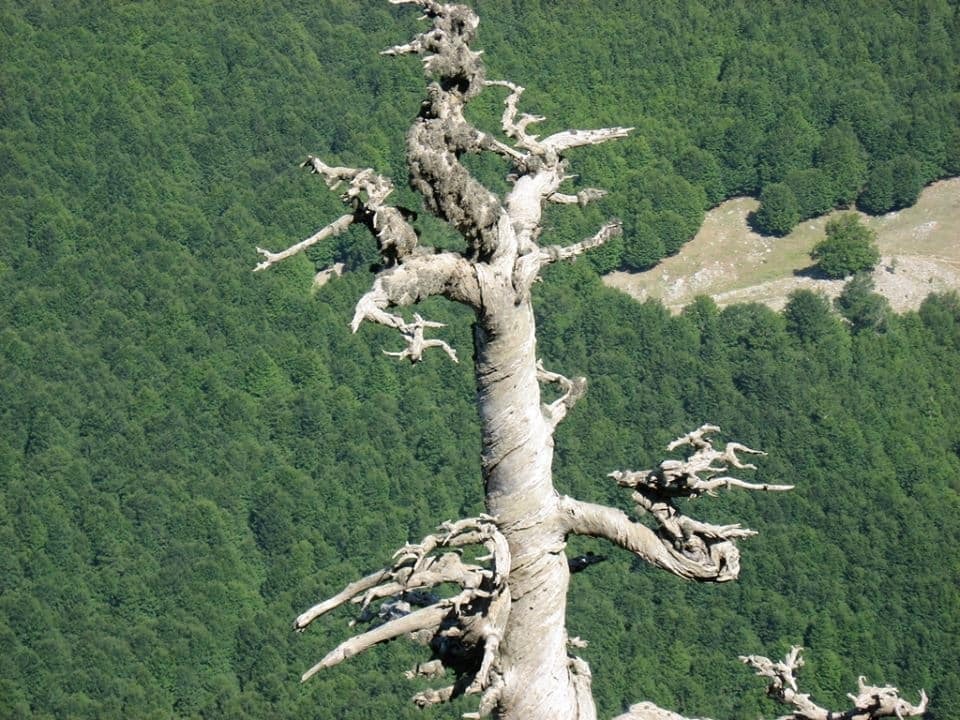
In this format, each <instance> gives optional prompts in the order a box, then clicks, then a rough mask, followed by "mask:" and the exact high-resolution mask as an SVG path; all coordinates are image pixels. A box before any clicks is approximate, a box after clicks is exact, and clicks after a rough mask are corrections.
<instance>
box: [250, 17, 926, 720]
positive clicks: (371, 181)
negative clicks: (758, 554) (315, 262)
mask: <svg viewBox="0 0 960 720" xmlns="http://www.w3.org/2000/svg"><path fill="white" fill-rule="evenodd" d="M390 2H391V3H392V4H395V5H415V6H417V7H418V8H419V9H420V10H421V11H422V12H423V14H424V18H423V19H425V20H427V21H429V25H430V27H429V28H428V29H427V30H426V31H425V32H423V33H421V34H420V35H418V36H417V37H415V38H414V39H413V40H412V41H411V42H409V43H406V44H404V45H398V46H396V47H393V48H390V49H389V50H386V51H384V53H383V54H385V55H407V54H417V55H421V56H422V58H423V65H424V69H425V72H426V74H427V76H428V78H431V81H430V82H429V84H428V86H427V93H426V97H425V99H424V100H423V102H422V104H421V106H420V111H419V114H418V116H417V117H416V119H415V120H414V122H413V125H412V126H411V128H410V129H409V131H408V133H407V162H408V167H409V174H410V177H409V181H410V184H411V186H412V187H413V189H414V190H416V191H417V192H419V194H420V195H422V197H423V202H424V204H425V206H426V208H427V210H428V211H429V212H431V213H432V214H433V215H435V216H436V217H438V218H440V219H442V220H444V221H446V222H447V223H449V224H450V225H451V226H452V227H453V228H454V229H455V230H456V231H457V232H458V233H459V234H460V235H461V236H462V237H463V239H464V240H465V242H466V248H465V250H464V251H462V252H451V251H447V252H436V251H434V250H433V249H430V248H424V247H422V246H420V245H419V238H418V235H417V233H416V232H415V231H414V228H413V226H412V225H411V224H410V221H409V214H408V213H406V212H404V211H403V210H401V209H400V208H398V207H394V206H392V205H389V204H388V202H387V201H388V199H389V196H390V194H391V192H392V191H393V188H394V186H393V184H392V182H391V181H390V180H389V179H388V178H386V177H384V176H382V175H380V174H378V173H376V172H375V171H374V170H372V169H369V168H365V169H357V168H347V167H333V166H330V165H327V164H325V163H324V162H322V161H321V160H320V159H318V158H316V157H309V158H308V159H307V160H306V162H305V163H304V165H305V166H306V167H308V168H309V169H310V170H311V171H312V172H314V173H316V174H318V175H319V176H320V177H321V178H322V179H323V180H324V181H325V182H326V184H327V185H328V186H329V187H330V188H331V189H336V188H341V187H342V188H343V189H344V191H343V194H342V196H341V197H342V200H343V202H344V203H345V205H346V206H347V211H346V212H345V214H344V215H342V216H341V217H340V218H338V219H337V220H335V221H333V222H332V223H330V224H329V225H327V226H326V227H324V228H322V229H321V230H319V231H318V232H316V233H315V234H314V235H312V236H310V237H308V238H307V239H306V240H303V241H302V242H300V243H297V244H296V245H293V246H292V247H290V248H288V249H287V250H284V251H282V252H278V253H273V252H269V251H267V250H263V249H259V248H258V251H259V252H260V254H261V255H262V256H263V260H262V261H261V262H260V264H259V265H258V266H257V268H256V269H257V270H265V269H267V268H269V267H271V266H272V265H273V264H274V263H276V262H279V261H281V260H283V259H285V258H287V257H290V256H292V255H294V254H295V253H297V252H299V251H300V250H303V249H304V248H306V247H308V246H310V245H312V244H314V243H317V242H321V241H323V240H324V239H326V238H329V237H332V236H334V235H337V234H339V233H342V232H344V231H345V230H346V229H347V228H348V227H349V226H350V225H352V224H360V225H363V226H365V227H367V228H368V229H369V230H370V232H371V233H372V234H373V236H374V237H375V238H376V241H377V243H378V247H379V251H380V255H381V257H382V268H381V269H380V271H379V272H378V273H377V275H376V276H375V278H374V280H373V286H372V288H371V289H370V290H369V291H368V292H367V293H366V294H365V295H363V296H362V297H361V298H360V300H359V301H358V303H357V305H356V311H355V314H354V317H353V321H352V323H351V327H352V329H353V331H354V332H356V331H357V330H358V329H359V327H360V326H361V324H362V323H363V322H364V321H370V322H374V323H379V324H381V325H385V326H387V327H390V328H394V329H396V330H398V331H399V333H400V336H401V338H402V339H403V340H404V342H405V347H403V348H402V349H400V350H391V351H389V352H387V354H388V355H392V356H395V357H397V358H400V359H409V360H410V361H411V362H417V361H419V360H420V359H421V357H422V354H423V353H424V352H425V351H426V350H428V349H430V348H433V347H437V348H440V349H441V350H443V351H444V352H445V353H446V354H447V355H448V356H449V357H450V358H451V359H453V360H456V359H457V356H456V353H455V352H454V350H453V348H451V347H450V346H449V345H447V343H445V342H444V341H442V340H440V339H438V338H426V337H425V333H426V332H427V331H429V332H430V333H431V334H433V333H434V332H435V331H437V330H439V329H440V328H441V327H442V326H441V325H440V324H439V323H434V322H430V321H427V320H424V319H423V318H422V317H421V316H420V315H418V314H413V315H412V319H409V320H408V319H405V317H404V316H403V315H402V314H401V312H402V310H401V309H402V308H405V307H408V306H411V305H415V304H416V303H418V302H420V301H421V300H424V299H426V298H429V297H431V296H436V295H439V296H443V297H445V298H447V299H449V300H453V301H455V302H458V303H462V304H464V305H467V306H468V307H470V308H472V310H473V312H474V314H475V318H476V320H475V324H474V351H475V368H474V370H475V375H476V385H477V389H478V393H477V404H478V410H479V414H480V420H481V427H482V457H481V463H482V474H483V481H484V486H485V493H486V511H487V514H486V515H484V516H482V517H479V518H472V519H465V520H460V521H457V522H452V523H446V524H444V525H443V526H441V529H440V531H439V532H438V533H436V534H433V535H430V536H428V537H426V538H424V539H423V540H422V541H421V542H420V543H418V544H415V545H407V546H405V547H403V548H401V549H400V550H399V551H398V552H397V553H396V554H395V556H394V562H393V563H392V564H390V565H389V566H388V567H386V568H384V569H383V570H380V571H378V572H376V573H373V574H372V575H370V576H368V577H366V578H364V579H362V580H359V581H357V582H355V583H352V584H351V585H348V586H347V587H346V588H345V589H344V590H343V591H342V592H341V593H339V594H338V595H336V596H335V597H333V598H331V599H329V600H327V601H325V602H322V603H320V604H318V605H316V606H314V607H313V608H311V609H310V610H308V611H307V612H305V613H304V614H302V615H301V616H300V617H298V618H297V620H296V623H295V627H296V629H297V630H303V629H305V628H306V627H307V626H308V625H309V624H310V623H311V622H312V621H313V620H315V619H316V618H317V617H319V616H320V615H322V614H324V613H326V612H328V611H330V610H332V609H333V608H336V607H339V606H341V605H343V604H345V603H348V602H353V603H358V604H359V605H360V606H361V614H360V619H361V620H366V621H370V622H371V623H372V624H373V627H372V628H371V629H370V630H368V631H367V632H364V633H362V634H360V635H357V636H355V637H352V638H350V639H349V640H347V641H345V642H344V643H342V644H341V645H340V646H339V647H337V648H335V649H334V650H332V651H331V652H330V653H328V654H327V656H326V657H324V658H323V659H322V660H321V661H320V662H319V663H318V664H317V665H315V666H314V667H313V668H311V669H310V670H308V671H307V672H306V673H305V674H304V679H307V678H309V677H310V676H311V675H312V674H314V673H315V672H317V671H318V670H321V669H323V668H327V667H330V666H333V665H336V664H338V663H340V662H341V661H343V660H345V659H347V658H349V657H350V656H351V655H354V654H356V653H358V652H361V651H363V650H366V649H367V648H369V647H371V646H373V645H375V644H377V643H380V642H384V641H386V640H390V639H393V638H396V637H399V636H401V635H409V636H412V637H413V638H415V639H418V640H420V641H422V642H425V643H427V644H429V646H430V648H431V651H432V655H433V657H432V659H431V660H430V661H429V662H425V663H423V664H420V665H419V666H418V667H417V668H415V669H414V670H412V671H411V672H410V673H409V674H410V676H411V677H412V676H414V675H424V676H429V677H434V676H437V677H439V676H441V675H444V674H447V673H448V671H449V674H450V680H452V682H449V684H447V685H446V686H444V687H442V688H440V689H437V690H432V691H428V692H424V693H420V694H418V695H417V696H416V697H415V698H414V701H415V702H416V703H417V704H418V705H421V706H427V705H432V704H435V703H441V702H444V701H446V700H448V699H450V698H452V697H455V696H458V695H460V694H464V693H466V694H476V695H478V696H479V707H478V708H477V711H476V712H475V713H471V714H469V715H468V716H467V717H483V716H486V715H491V714H492V715H493V716H494V717H497V718H502V719H503V720H548V719H549V720H589V719H591V718H595V716H596V713H595V709H594V703H593V699H592V696H591V692H590V671H589V668H588V667H587V664H586V663H585V662H584V661H583V660H581V659H579V658H577V657H576V656H575V655H574V654H573V653H572V650H571V648H572V647H576V646H579V645H582V642H580V641H578V639H576V638H568V637H567V631H566V623H565V611H566V595H567V587H568V584H569V579H570V568H569V565H568V561H567V558H566V556H565V554H564V547H565V545H566V540H567V538H568V537H569V536H570V535H589V536H593V537H599V538H605V539H607V540H609V541H610V542H612V543H614V544H615V545H618V546H620V547H622V548H624V549H626V550H629V551H630V552H633V553H635V554H636V555H637V556H639V557H640V558H643V559H644V560H646V561H647V562H649V563H651V564H652V565H655V566H657V567H659V568H662V569H664V570H666V571H668V572H671V573H674V574H676V575H679V576H681V577H684V578H690V579H693V580H699V581H706V582H725V581H728V580H733V579H735V578H736V577H737V573H738V570H739V554H738V551H737V547H736V545H735V543H736V541H737V540H738V539H740V538H743V537H747V536H749V535H751V534H753V533H752V531H750V530H747V529H744V528H741V527H740V526H739V525H735V524H734V525H722V526H721V525H712V524H709V523H704V522H700V521H698V520H695V519H693V518H691V517H688V516H686V515H684V514H683V513H681V512H680V511H679V510H678V508H677V507H676V505H675V503H674V501H675V500H676V499H677V498H689V497H699V496H702V495H704V494H712V493H713V492H714V491H715V490H717V489H720V488H729V487H738V488H746V489H751V490H786V489H789V488H787V487H785V486H771V485H752V484H749V483H745V482H743V481H740V480H737V479H734V478H731V477H727V476H725V475H724V474H723V473H724V472H725V471H726V470H727V468H728V467H734V468H749V467H752V466H749V465H746V464H744V463H742V462H741V461H740V459H739V457H738V455H737V453H738V452H742V453H754V454H756V453H755V451H753V450H750V449H749V448H745V447H743V446H739V445H736V444H728V445H727V446H726V447H725V448H724V449H723V450H716V449H714V447H713V445H712V444H711V442H710V441H709V439H708V435H710V434H711V433H714V432H716V431H717V430H718V428H715V427H713V426H709V425H705V426H703V427H701V428H700V429H699V430H696V431H694V432H692V433H690V434H689V435H687V436H684V437H683V438H680V439H678V440H677V441H676V442H675V443H674V444H672V445H671V447H670V449H673V448H675V447H679V446H681V445H688V446H690V448H691V449H692V451H693V452H692V455H691V456H690V457H689V458H688V459H687V460H685V461H680V460H668V461H665V462H663V463H662V464H661V465H660V466H659V467H658V468H656V469H654V470H649V471H643V472H631V471H618V472H615V473H613V474H612V477H614V479H615V480H616V481H617V482H618V483H619V484H620V485H621V486H624V487H627V488H630V489H632V491H633V500H634V502H635V504H636V507H637V511H638V514H640V515H645V516H649V518H651V519H652V520H653V527H649V526H647V525H645V524H642V523H641V522H637V521H635V520H633V519H631V518H630V517H629V516H628V515H627V514H626V513H625V512H623V511H621V510H617V509H614V508H610V507H604V506H600V505H595V504H591V503H587V502H582V501H580V500H576V499H574V498H571V497H566V496H562V495H560V494H559V493H558V492H557V491H556V490H555V489H554V486H553V482H552V471H551V465H552V461H553V432H554V429H555V428H556V427H557V424H558V423H559V422H560V421H561V420H563V418H564V417H565V416H566V414H567V413H568V412H569V411H570V409H571V408H572V407H573V405H574V403H575V402H576V401H577V399H578V398H579V397H580V396H581V395H582V394H583V393H584V391H585V388H586V381H585V379H584V378H575V379H572V380H571V379H569V378H566V377H564V376H562V375H560V374H558V373H555V372H550V371H548V370H546V369H545V368H544V366H543V364H542V363H541V362H540V361H539V359H538V358H537V349H536V327H535V323H534V313H533V307H532V304H531V298H530V294H531V288H532V286H533V284H534V282H536V281H537V279H538V278H539V276H540V273H541V271H542V270H543V269H544V268H545V267H546V266H548V265H549V264H551V263H555V262H560V261H564V260H573V259H575V258H576V257H578V256H579V255H581V254H583V253H584V252H586V251H588V250H590V249H591V248H594V247H597V246H599V245H602V244H603V243H605V242H607V241H608V240H609V239H610V238H612V237H614V236H616V235H617V234H618V233H619V232H620V224H619V222H617V221H615V220H614V221H611V222H609V223H608V224H607V225H605V226H604V227H602V228H600V229H599V231H598V232H597V233H596V234H595V235H594V236H592V237H589V238H587V239H585V240H583V241H581V242H578V243H574V244H572V245H568V246H564V247H560V246H549V245H544V244H542V243H541V242H540V235H541V230H542V224H541V218H542V212H543V209H544V207H545V206H546V204H547V203H560V204H566V205H576V206H582V205H585V204H586V203H588V202H591V201H592V200H595V199H597V198H599V197H602V196H603V194H604V193H603V192H602V191H600V190H595V189H592V188H587V189H583V190H580V191H579V192H577V193H570V192H564V190H563V186H564V183H566V182H567V181H569V180H571V179H572V176H571V175H570V174H569V172H568V166H567V156H568V154H569V153H572V152H574V151H575V150H577V149H579V148H582V147H584V146H588V145H596V144H599V143H604V142H608V141H611V140H615V139H617V138H622V137H625V136H626V135H627V134H628V133H629V132H630V128H624V127H612V128H603V129H598V130H597V129H595V130H566V131H563V132H557V133H554V134H551V135H548V136H547V137H543V138H541V137H539V136H538V135H535V134H533V133H532V132H531V126H533V125H535V124H537V123H539V122H541V121H542V120H543V119H544V118H542V117H539V116H536V115H530V114H526V113H522V112H521V111H520V107H519V106H520V101H521V99H522V96H523V92H524V89H523V88H522V87H520V86H519V85H516V84H513V83H511V82H509V81H506V80H491V79H488V78H487V77H486V72H485V69H484V65H483V63H482V62H481V54H480V53H479V52H477V51H475V50H474V49H472V47H471V45H472V43H473V41H474V40H475V38H476V33H477V27H478V25H479V19H478V17H477V16H476V15H475V14H474V12H473V11H472V10H471V9H470V8H468V7H466V6H464V5H457V4H442V3H440V2H436V1H435V0H390ZM484 91H490V92H502V93H503V94H504V101H503V102H504V111H503V116H502V121H501V127H500V131H501V132H502V134H500V135H499V137H498V135H497V134H492V133H489V132H485V131H482V130H480V129H478V128H476V127H474V126H473V125H472V124H471V123H470V122H469V121H468V120H467V119H466V118H465V116H464V108H465V107H466V105H467V103H469V102H470V101H471V100H473V99H474V98H476V97H477V96H478V95H479V94H480V93H481V92H484ZM470 153H494V154H496V155H498V156H500V157H501V158H503V159H504V161H505V163H507V164H508V165H509V167H510V174H509V179H510V181H511V183H512V188H511V189H510V191H509V192H508V193H506V195H505V196H504V197H498V196H497V195H496V194H494V193H493V192H491V191H490V190H489V189H487V188H486V187H484V186H483V185H482V184H480V183H479V182H478V181H477V180H476V179H475V178H474V177H473V176H472V175H471V173H470V172H469V171H468V169H467V167H466V166H465V165H464V164H463V163H462V162H461V158H462V157H463V156H464V155H465V154H470ZM541 383H550V384H553V385H555V386H557V388H559V391H560V394H559V397H558V398H557V399H556V400H554V401H553V402H550V403H545V402H542V401H541V393H540V384H541ZM469 546H477V547H484V548H486V550H487V555H486V556H484V557H474V555H475V553H472V554H471V553H470V552H469V551H468V550H469ZM450 587H455V588H459V590H458V591H457V592H456V593H454V594H452V595H451V594H450V593H449V592H447V593H446V594H445V595H443V594H440V592H439V589H440V588H447V589H449V588H450ZM758 667H759V666H758ZM787 684H789V682H788V683H787ZM784 697H785V698H786V697H787V696H786V695H784ZM791 697H792V696H791ZM788 702H792V700H788ZM888 706H890V707H894V706H896V708H897V712H899V713H900V714H918V713H912V712H911V709H915V708H912V706H909V707H907V706H906V705H898V704H897V703H893V705H890V704H889V703H887V704H886V705H884V708H886V707H888ZM904 708H906V710H905V709H904ZM919 711H920V712H922V708H920V710H919ZM802 712H806V711H805V710H803V709H798V712H797V714H795V715H793V716H791V717H796V718H801V717H804V718H805V717H810V718H820V717H828V716H827V715H822V716H821V715H803V714H801V713H802ZM621 717H623V718H655V717H660V718H667V717H670V718H676V717H678V716H675V715H672V714H669V713H666V712H665V711H662V710H659V709H657V708H653V707H652V706H649V705H637V706H634V707H633V708H631V711H630V713H628V714H627V715H624V716H621ZM829 717H844V718H846V717H850V718H853V717H857V718H860V717H861V715H856V716H854V715H830V716H829ZM862 717H864V718H866V717H871V718H872V717H880V715H879V714H871V715H862Z"/></svg>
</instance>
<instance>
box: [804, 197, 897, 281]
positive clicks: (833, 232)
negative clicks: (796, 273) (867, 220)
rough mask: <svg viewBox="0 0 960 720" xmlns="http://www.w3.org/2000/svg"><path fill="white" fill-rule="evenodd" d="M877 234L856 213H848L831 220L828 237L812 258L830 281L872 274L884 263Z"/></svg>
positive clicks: (819, 243)
mask: <svg viewBox="0 0 960 720" xmlns="http://www.w3.org/2000/svg"><path fill="white" fill-rule="evenodd" d="M876 241H877V233H876V232H875V231H874V230H871V229H870V228H868V227H867V226H866V225H864V224H863V223H862V222H860V217H859V216H858V215H857V214H856V213H844V214H842V215H837V216H836V217H832V218H830V219H829V220H828V221H827V228H826V237H825V238H824V239H823V240H821V241H820V242H818V243H817V244H816V245H814V246H813V249H812V250H811V251H810V258H811V259H812V260H813V261H814V262H815V263H816V266H817V268H818V269H819V270H820V271H821V272H823V274H824V275H826V276H827V277H829V278H834V279H837V278H845V277H847V276H849V275H853V274H854V273H858V272H868V271H870V270H873V268H874V267H876V265H877V263H878V262H880V251H879V250H878V249H877V242H876Z"/></svg>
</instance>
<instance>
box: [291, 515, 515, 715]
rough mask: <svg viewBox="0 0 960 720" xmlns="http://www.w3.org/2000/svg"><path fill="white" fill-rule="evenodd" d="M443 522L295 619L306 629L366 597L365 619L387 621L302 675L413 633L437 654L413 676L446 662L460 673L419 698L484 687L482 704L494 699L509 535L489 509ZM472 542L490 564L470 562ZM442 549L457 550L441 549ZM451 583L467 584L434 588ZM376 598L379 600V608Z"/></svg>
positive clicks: (506, 601)
mask: <svg viewBox="0 0 960 720" xmlns="http://www.w3.org/2000/svg"><path fill="white" fill-rule="evenodd" d="M439 530H440V532H438V533H434V534H431V535H428V536H427V537H425V538H424V539H423V540H422V541H421V542H419V543H416V544H407V545H404V546H403V547H402V548H400V549H399V550H398V551H397V552H396V553H395V554H394V562H393V564H392V565H391V566H390V567H387V568H384V569H382V570H379V571H377V572H375V573H372V574H371V575H368V576H367V577H365V578H363V579H361V580H358V581H356V582H353V583H350V584H349V585H347V586H346V587H345V588H344V589H343V590H342V591H341V592H339V593H337V594H336V595H334V596H333V597H332V598H329V599H328V600H324V601H323V602H321V603H318V604H317V605H314V606H313V607H312V608H310V609H309V610H307V611H306V612H304V613H303V614H301V615H300V616H299V617H298V618H297V619H296V621H295V622H294V628H295V629H296V630H297V631H303V630H304V629H305V628H306V627H307V626H308V625H309V624H310V623H312V622H313V621H314V620H316V619H317V618H318V617H320V616H321V615H323V614H325V613H327V612H330V611H331V610H333V609H335V608H337V607H340V606H341V605H343V604H345V603H348V602H349V603H354V604H359V605H360V607H361V612H360V615H359V618H358V620H359V621H361V622H369V621H374V622H380V624H378V625H376V626H375V627H373V628H372V629H370V630H368V631H366V632H364V633H361V634H359V635H356V636H354V637H352V638H349V639H348V640H346V641H344V642H342V643H341V644H340V645H338V646H337V647H336V648H334V649H333V650H332V651H330V652H329V653H327V655H326V656H325V657H324V658H323V659H322V660H321V661H320V662H318V663H316V664H315V665H314V666H312V667H311V668H310V669H309V670H307V671H306V672H305V673H304V674H303V677H302V680H304V681H306V680H308V679H309V678H310V677H312V676H313V675H314V674H316V673H317V672H319V671H320V670H323V669H325V668H329V667H333V666H334V665H337V664H339V663H341V662H343V661H344V660H346V659H348V658H350V657H352V656H353V655H356V654H357V653H360V652H363V651H364V650H367V649H368V648H370V647H372V646H374V645H376V644H378V643H382V642H386V641H387V640H392V639H394V638H396V637H400V636H401V635H410V636H412V637H415V638H418V639H420V640H422V641H425V642H428V643H429V644H430V645H431V647H432V648H433V652H434V656H435V658H434V659H433V660H432V661H430V662H428V663H423V664H421V665H418V666H417V668H416V669H415V670H413V671H410V672H408V673H407V674H406V675H407V677H408V678H412V677H417V676H428V677H439V676H440V675H442V674H443V672H444V668H445V667H453V668H454V669H455V670H456V672H457V674H458V680H457V682H455V683H454V684H453V685H451V686H449V687H446V688H442V689H440V690H428V691H425V692H422V693H419V694H418V695H416V696H415V697H414V698H413V700H414V702H415V703H416V704H418V705H420V706H421V707H422V706H426V705H431V704H434V703H437V702H444V701H446V700H449V699H450V698H452V697H455V696H457V695H460V694H464V693H467V694H482V695H483V699H482V701H481V706H484V705H486V704H489V703H495V700H494V699H492V698H493V694H495V693H496V688H497V687H499V674H500V670H499V647H500V638H501V637H502V634H503V629H504V627H505V626H506V622H507V617H508V615H509V611H510V593H509V590H508V588H507V578H508V576H509V573H510V552H509V549H508V547H507V541H506V538H504V536H503V535H502V534H501V533H500V531H499V530H497V528H496V524H495V521H494V519H493V518H491V517H488V516H480V517H479V518H468V519H465V520H460V521H457V522H454V523H449V522H448V523H444V524H443V525H441V526H440V528H439ZM469 545H482V546H484V547H486V549H487V550H488V551H489V554H488V555H486V556H484V557H481V558H477V562H484V561H487V562H489V564H488V565H487V566H484V565H480V564H474V563H467V562H464V560H463V558H462V557H461V555H460V552H459V550H458V549H459V548H463V547H466V546H469ZM442 549H451V550H452V551H448V552H440V553H438V552H437V551H440V550H442ZM447 584H452V585H457V586H459V587H460V592H459V593H457V594H456V595H453V596H451V597H442V598H441V597H438V596H437V595H435V594H434V593H431V592H427V591H428V590H429V589H430V588H436V587H439V586H444V585H447ZM376 603H379V608H378V609H377V610H375V611H374V610H372V607H373V606H374V604H376ZM414 606H420V607H419V609H413V608H414ZM351 624H353V623H351ZM490 706H491V707H492V705H490Z"/></svg>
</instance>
